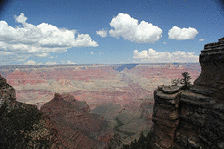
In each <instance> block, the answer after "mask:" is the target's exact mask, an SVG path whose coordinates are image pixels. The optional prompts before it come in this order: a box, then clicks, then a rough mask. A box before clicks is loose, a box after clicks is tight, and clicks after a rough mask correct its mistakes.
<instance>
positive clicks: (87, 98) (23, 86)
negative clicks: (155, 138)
mask: <svg viewBox="0 0 224 149" xmlns="http://www.w3.org/2000/svg"><path fill="white" fill-rule="evenodd" d="M200 71H201V69H200V64H199V63H169V64H167V63H165V64H119V65H48V66H45V65H40V66H32V65H29V66H26V65H21V66H20V65H15V66H1V67H0V72H1V74H2V76H3V77H4V78H6V79H7V83H8V84H10V85H11V86H13V87H14V89H15V92H16V100H17V101H18V102H22V103H26V104H35V105H36V106H37V107H38V108H39V109H41V111H44V112H46V113H48V115H51V116H52V121H53V122H54V123H55V124H56V127H57V129H58V130H60V131H59V134H60V135H61V136H70V138H71V139H65V138H64V139H63V140H64V141H65V140H66V141H65V142H67V145H68V144H69V146H70V148H71V146H76V148H94V147H96V148H104V147H105V145H106V144H108V143H110V145H111V146H112V148H121V147H122V144H129V143H130V142H131V141H133V140H134V139H138V138H139V135H140V133H141V132H144V133H147V132H149V131H150V130H151V127H152V124H153V123H152V121H151V119H152V113H153V104H154V99H153V91H154V90H155V89H156V88H157V86H160V85H170V84H171V81H172V79H177V78H182V75H181V74H182V73H183V72H189V74H190V75H191V82H193V81H194V80H195V79H196V78H197V77H198V76H199V74H200ZM55 95H57V96H55ZM59 99H61V100H59ZM71 103H72V106H71V105H69V104H71ZM50 111H53V112H50ZM49 113H51V114H49ZM59 113H60V114H59ZM69 113H70V114H69ZM71 113H72V114H71ZM61 119H62V120H61ZM62 126H63V127H62ZM69 132H73V134H74V135H75V134H76V135H75V136H71V134H69ZM77 138H79V139H77ZM86 140H87V142H89V145H86V144H85V143H86ZM118 140H119V141H118ZM69 146H67V147H69Z"/></svg>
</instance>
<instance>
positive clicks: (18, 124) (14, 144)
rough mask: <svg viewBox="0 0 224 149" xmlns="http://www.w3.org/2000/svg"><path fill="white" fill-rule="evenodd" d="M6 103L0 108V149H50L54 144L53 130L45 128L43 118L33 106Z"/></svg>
mask: <svg viewBox="0 0 224 149" xmlns="http://www.w3.org/2000/svg"><path fill="white" fill-rule="evenodd" d="M23 105H25V104H21V105H20V104H19V105H15V106H11V105H9V104H7V103H6V102H5V103H4V104H3V105H2V106H1V107H0V146H1V148H5V149H7V148H9V149H11V148H50V146H51V145H52V143H53V142H55V141H54V140H55V137H54V136H55V135H54V134H55V133H52V131H53V129H49V128H47V127H46V121H45V117H44V116H43V115H42V113H41V112H40V111H39V110H38V109H37V108H36V107H34V106H23Z"/></svg>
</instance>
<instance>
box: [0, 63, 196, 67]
mask: <svg viewBox="0 0 224 149" xmlns="http://www.w3.org/2000/svg"><path fill="white" fill-rule="evenodd" d="M131 64H137V65H155V64H161V65H162V64H174V65H178V64H200V63H199V62H186V63H178V62H167V63H120V64H51V65H47V64H41V65H38V64H36V65H25V64H11V65H0V67H2V66H78V65H131Z"/></svg>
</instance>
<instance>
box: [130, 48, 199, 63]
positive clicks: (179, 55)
mask: <svg viewBox="0 0 224 149" xmlns="http://www.w3.org/2000/svg"><path fill="white" fill-rule="evenodd" d="M133 54H134V56H133V59H134V62H144V63H170V62H179V63H187V62H198V59H199V56H198V55H195V53H194V52H183V51H176V52H157V51H155V50H153V49H151V48H150V49H149V50H148V51H147V50H144V51H141V52H139V51H138V50H134V52H133Z"/></svg>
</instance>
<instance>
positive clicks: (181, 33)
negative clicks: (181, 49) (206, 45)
mask: <svg viewBox="0 0 224 149" xmlns="http://www.w3.org/2000/svg"><path fill="white" fill-rule="evenodd" d="M197 34H198V31H197V30H196V29H195V28H192V27H189V28H182V29H181V28H179V27H178V26H173V27H172V28H171V29H170V30H169V32H168V35H169V39H176V40H186V39H194V38H195V37H196V35H197Z"/></svg>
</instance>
